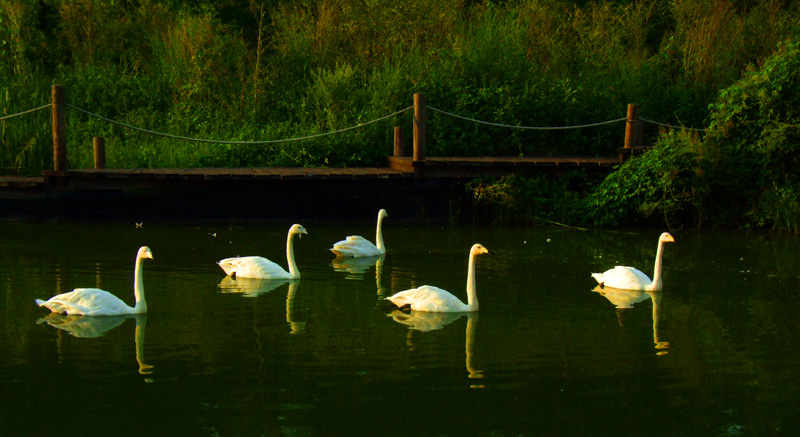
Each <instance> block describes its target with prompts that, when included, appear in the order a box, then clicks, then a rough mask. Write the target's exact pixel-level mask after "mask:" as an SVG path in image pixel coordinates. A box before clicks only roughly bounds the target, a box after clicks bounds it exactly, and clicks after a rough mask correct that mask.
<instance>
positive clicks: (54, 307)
mask: <svg viewBox="0 0 800 437" xmlns="http://www.w3.org/2000/svg"><path fill="white" fill-rule="evenodd" d="M146 258H150V259H153V253H152V252H151V251H150V248H149V247H147V246H142V247H141V248H139V252H137V253H136V268H135V274H134V277H133V293H134V295H135V296H136V304H135V305H134V307H133V308H131V307H129V306H128V305H126V304H125V302H123V301H122V300H120V298H118V297H117V296H114V295H113V294H111V293H109V292H107V291H105V290H101V289H99V288H76V289H74V290H72V291H70V292H69V293H62V294H59V295H57V296H53V297H51V298H50V299H49V300H47V301H44V300H41V299H36V304H37V305H39V306H40V307H41V306H43V307H47V308H49V309H50V311H52V312H54V313H66V314H69V315H72V314H76V315H81V316H118V315H123V314H143V313H146V312H147V302H145V300H144V287H143V286H142V260H143V259H146Z"/></svg>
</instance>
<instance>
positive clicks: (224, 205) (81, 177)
mask: <svg viewBox="0 0 800 437" xmlns="http://www.w3.org/2000/svg"><path fill="white" fill-rule="evenodd" d="M52 96H53V102H52V105H51V106H52V111H53V164H54V165H53V167H54V169H53V170H45V171H43V172H42V175H41V176H40V177H0V219H6V220H31V219H32V220H84V221H93V220H137V221H142V220H214V221H235V220H301V219H315V220H337V219H352V217H372V216H373V215H374V212H375V211H377V210H378V209H379V208H389V207H391V208H392V217H394V218H396V219H401V220H402V219H411V220H433V221H443V220H448V219H450V218H452V214H453V211H454V210H459V211H463V210H464V209H465V206H464V205H465V204H467V203H469V199H467V201H466V202H465V201H463V200H464V198H465V196H466V194H465V190H464V184H465V183H467V182H468V181H469V180H471V179H473V178H478V177H498V176H505V175H511V174H514V175H520V176H529V175H535V174H538V173H541V172H547V173H555V174H559V173H563V172H565V171H570V170H572V169H581V170H584V171H593V172H594V171H610V170H611V169H612V168H613V167H614V166H615V165H617V164H619V163H621V162H622V161H623V160H624V159H625V158H626V157H630V156H633V155H634V154H635V153H641V152H640V151H641V150H643V148H642V147H641V121H640V120H639V117H638V113H637V107H636V105H629V107H628V117H627V120H628V122H627V123H626V137H625V146H624V147H622V148H619V149H617V152H618V156H616V157H585V156H538V157H537V156H524V157H438V156H434V157H426V156H425V155H426V115H425V112H426V105H425V96H424V95H420V94H415V95H414V117H413V126H412V127H413V135H412V137H413V154H412V156H410V157H407V156H405V154H404V144H403V138H404V135H403V134H402V129H401V128H400V127H395V139H394V153H393V155H392V156H389V157H388V165H387V166H386V167H369V168H361V167H351V168H286V167H254V168H250V167H248V168H156V169H144V168H135V169H124V168H122V169H119V168H117V169H107V168H106V162H105V144H104V140H103V139H102V138H100V137H97V138H95V139H94V144H93V148H94V153H95V168H81V169H69V168H67V162H68V160H67V150H66V127H65V124H64V119H65V117H64V110H65V107H66V102H65V100H64V91H63V88H62V87H61V86H59V85H54V86H53V90H52Z"/></svg>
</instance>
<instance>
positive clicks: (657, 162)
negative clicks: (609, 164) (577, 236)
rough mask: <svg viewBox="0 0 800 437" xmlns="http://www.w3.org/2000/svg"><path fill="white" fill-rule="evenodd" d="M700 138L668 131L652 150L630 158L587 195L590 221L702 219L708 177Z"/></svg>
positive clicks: (673, 224)
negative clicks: (704, 172)
mask: <svg viewBox="0 0 800 437" xmlns="http://www.w3.org/2000/svg"><path fill="white" fill-rule="evenodd" d="M698 147H699V140H698V138H697V137H696V136H694V135H691V134H689V133H686V132H685V131H673V132H667V133H665V134H663V135H662V136H661V137H659V139H658V142H657V143H656V144H655V145H654V146H653V148H652V150H650V151H648V152H647V153H645V154H643V155H641V156H637V157H635V158H633V159H630V160H628V161H626V162H625V164H623V165H622V166H620V167H619V168H618V169H617V170H616V171H615V172H613V173H612V174H610V175H609V176H608V177H607V178H606V179H605V180H604V181H603V182H602V183H601V184H600V185H599V186H597V187H596V188H595V189H594V190H593V191H592V193H591V194H590V195H589V196H588V197H587V198H586V204H585V207H586V215H585V217H586V220H587V222H588V223H590V224H593V225H598V226H606V225H614V226H619V225H630V224H634V223H641V222H643V221H644V222H647V221H650V222H657V223H659V225H660V224H665V225H666V226H668V227H677V226H681V225H683V224H684V223H686V224H692V223H695V222H699V221H701V220H702V212H703V209H702V194H703V193H704V190H705V188H704V187H705V184H706V182H705V180H704V178H703V173H702V171H701V170H700V166H699V159H700V156H699V154H698Z"/></svg>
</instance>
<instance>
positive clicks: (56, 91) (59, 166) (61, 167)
mask: <svg viewBox="0 0 800 437" xmlns="http://www.w3.org/2000/svg"><path fill="white" fill-rule="evenodd" d="M52 91H53V105H52V109H53V170H55V171H66V170H67V126H66V117H65V116H64V109H65V107H66V102H65V101H64V87H63V86H62V85H53V87H52Z"/></svg>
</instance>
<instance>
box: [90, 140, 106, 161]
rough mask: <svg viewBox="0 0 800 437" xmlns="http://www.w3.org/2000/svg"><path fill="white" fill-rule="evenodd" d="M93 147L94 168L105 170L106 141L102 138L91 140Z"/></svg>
mask: <svg viewBox="0 0 800 437" xmlns="http://www.w3.org/2000/svg"><path fill="white" fill-rule="evenodd" d="M92 146H94V168H106V141H105V139H103V137H94V138H92Z"/></svg>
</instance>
